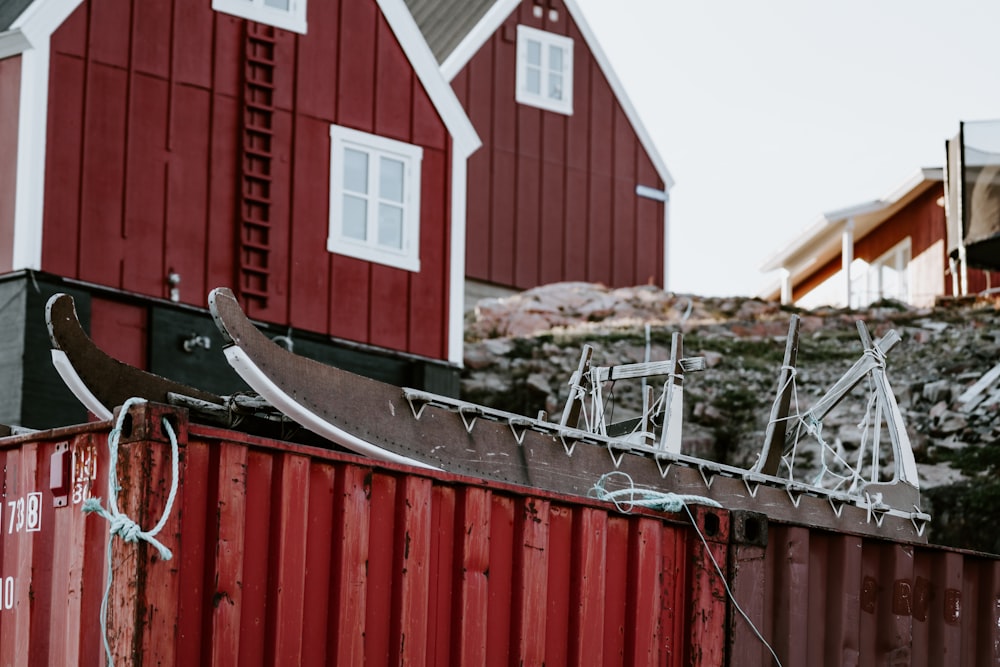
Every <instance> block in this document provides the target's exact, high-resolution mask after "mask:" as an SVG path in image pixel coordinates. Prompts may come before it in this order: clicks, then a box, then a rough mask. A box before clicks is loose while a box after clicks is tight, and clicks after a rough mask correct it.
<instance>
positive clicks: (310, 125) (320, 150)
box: [0, 0, 451, 359]
mask: <svg viewBox="0 0 1000 667" xmlns="http://www.w3.org/2000/svg"><path fill="white" fill-rule="evenodd" d="M308 11H309V16H308V23H309V33H308V34H306V35H298V34H294V33H290V32H286V31H282V30H275V31H273V32H274V47H273V73H272V74H273V76H272V78H273V81H272V82H271V83H272V84H273V93H270V95H271V98H270V100H269V102H270V106H271V108H272V109H273V111H271V112H269V118H270V123H271V132H272V133H273V138H272V139H271V144H272V145H271V146H270V151H269V157H268V159H267V160H266V161H267V163H268V164H267V165H265V167H266V171H267V174H266V175H267V178H268V179H269V184H268V188H269V190H268V192H267V197H268V220H267V230H266V236H264V237H262V238H263V240H262V241H261V242H262V243H263V245H264V246H265V249H264V250H263V251H261V253H260V254H258V255H255V256H254V258H253V261H254V262H255V263H260V264H262V265H264V266H265V268H266V279H262V282H261V283H260V284H265V285H266V297H265V298H262V299H250V300H248V301H247V303H246V307H247V308H248V310H249V312H250V314H251V315H252V316H253V317H255V318H257V319H260V320H264V321H268V322H272V323H275V324H279V325H290V326H295V327H297V328H302V329H306V330H310V331H315V332H318V333H322V334H327V335H333V336H338V337H343V338H347V339H350V340H354V341H358V342H361V343H366V344H373V345H378V346H384V347H389V348H392V349H396V350H400V351H405V352H410V353H415V354H420V355H423V356H427V357H430V358H436V359H442V358H446V356H447V333H448V324H447V308H446V303H447V298H448V287H449V277H448V269H449V261H448V254H449V252H450V249H449V243H450V236H449V228H450V227H449V226H450V207H449V204H450V188H451V180H450V173H451V142H450V140H449V137H448V131H447V128H446V127H445V125H444V123H443V121H442V120H441V118H440V116H439V115H438V114H437V111H436V109H435V108H434V106H433V104H432V102H431V101H430V98H429V97H428V95H427V94H426V92H425V91H424V89H423V87H422V86H421V85H420V82H419V79H418V78H417V76H416V74H415V73H414V71H413V70H412V68H411V66H410V64H409V61H408V60H407V59H406V56H405V55H404V53H403V50H402V48H401V47H400V45H399V43H398V41H397V40H396V38H395V35H394V34H393V32H392V30H391V29H390V27H389V25H388V23H387V21H386V20H385V18H384V17H383V16H382V14H381V11H380V10H379V8H378V6H377V5H376V4H375V2H374V0H364V1H352V2H341V1H336V2H316V3H310V4H309V8H308ZM247 25H248V24H247V22H246V21H244V20H242V19H239V18H235V17H232V16H229V15H227V14H221V13H217V12H213V11H212V10H211V3H208V2H201V1H200V0H173V1H172V2H168V3H152V4H151V3H148V2H140V1H138V0H115V1H114V2H92V1H90V0H88V1H86V2H84V3H83V4H82V5H81V6H80V7H79V8H78V9H77V10H76V11H75V12H73V14H72V15H71V16H70V17H69V18H68V19H67V20H66V22H65V23H64V24H63V25H62V26H61V27H60V28H59V29H58V30H57V31H56V32H55V33H54V35H53V37H52V58H51V62H52V65H51V75H50V96H49V100H50V108H49V118H48V128H49V141H48V144H47V156H46V160H47V163H46V165H47V166H46V183H47V185H48V187H47V190H46V194H45V221H44V224H45V234H44V239H43V243H44V247H43V255H42V265H43V266H42V268H43V270H46V271H50V272H52V273H55V274H58V275H61V276H66V277H70V278H78V279H83V280H87V281H90V282H94V283H96V284H99V285H104V286H108V287H113V288H119V289H124V290H128V291H133V292H138V293H140V294H145V295H150V296H154V297H161V298H162V297H167V296H168V295H169V289H170V286H169V285H168V283H167V276H168V274H169V273H172V272H174V273H177V274H178V275H179V276H180V284H179V288H180V296H181V301H182V302H183V303H188V304H192V305H198V306H204V302H205V298H206V295H207V294H208V291H209V290H210V289H211V288H213V287H216V286H219V285H229V286H233V287H235V288H239V286H240V283H239V280H240V278H241V274H240V262H241V253H240V249H241V246H240V243H239V238H240V236H239V235H240V232H241V227H240V226H241V225H242V224H243V223H240V222H238V220H237V216H238V214H239V212H240V208H241V206H240V202H241V199H240V193H241V192H242V188H243V187H244V184H245V176H244V164H243V163H241V160H242V153H241V147H242V146H243V131H244V130H243V127H244V125H243V114H244V110H243V101H242V100H243V94H244V93H243V83H244V81H243V64H242V63H243V58H244V48H245V47H244V41H245V31H246V29H247ZM0 80H2V75H0ZM4 103H7V98H6V97H5V98H4ZM4 117H9V116H8V115H5V116H4ZM331 124H339V125H345V126H348V127H353V128H357V129H360V130H363V131H367V132H372V133H376V134H380V135H383V136H387V137H392V138H394V139H398V140H402V141H406V142H409V143H413V144H416V145H419V146H421V147H422V148H423V149H424V161H423V168H422V174H421V176H422V192H421V195H422V196H421V221H420V230H421V241H420V243H421V246H420V256H421V271H420V273H412V272H408V271H402V270H397V269H392V268H388V267H384V266H381V265H373V264H370V263H367V262H360V261H358V260H355V259H352V258H349V257H344V256H340V255H333V254H331V253H328V252H327V251H326V238H327V226H328V207H329V199H328V197H329V174H330V169H329V160H330V153H329V145H330V141H329V127H330V125H331ZM2 136H3V128H0V138H2ZM5 154H7V153H6V152H5ZM250 159H251V158H247V160H250ZM253 159H256V158H253ZM251 166H252V167H253V168H255V169H259V168H261V164H260V163H257V162H255V163H253V164H252V165H251ZM3 173H4V172H3V170H2V168H0V176H2V174H3ZM2 182H3V181H2V179H0V187H2ZM248 187H251V186H248ZM252 187H254V188H256V187H258V184H257V183H256V182H255V183H254V184H252ZM8 200H9V198H0V201H8ZM3 214H4V213H3V211H2V209H0V215H3ZM0 242H2V239H0ZM244 250H245V248H244ZM242 256H243V257H244V258H245V257H247V255H246V254H243V255H242ZM255 284H258V283H255ZM112 351H114V350H112Z"/></svg>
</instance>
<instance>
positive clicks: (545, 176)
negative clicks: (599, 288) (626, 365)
mask: <svg viewBox="0 0 1000 667" xmlns="http://www.w3.org/2000/svg"><path fill="white" fill-rule="evenodd" d="M536 7H538V5H537V3H529V2H524V3H521V4H520V5H519V6H518V8H517V9H515V10H514V11H513V13H512V14H511V15H510V17H508V18H507V20H506V21H504V23H503V24H502V25H501V26H500V27H499V28H498V29H497V30H496V31H495V32H494V34H493V35H492V36H491V37H490V38H489V39H488V40H487V41H486V43H485V44H484V45H483V46H482V47H481V48H480V49H479V50H478V52H477V53H476V54H475V55H474V56H473V57H472V58H471V60H469V62H468V63H467V64H466V65H465V66H464V67H463V68H462V69H461V71H459V72H458V74H457V75H456V76H455V78H454V79H453V80H452V86H453V88H454V89H455V92H456V94H457V95H458V97H459V99H460V100H461V101H462V105H463V106H464V107H465V109H466V111H467V113H468V114H469V118H470V119H471V120H472V123H473V125H474V126H475V128H476V131H477V133H478V134H479V136H480V138H481V139H482V141H483V147H482V148H481V149H480V150H479V151H478V152H476V153H475V154H473V156H472V157H471V158H470V160H469V198H468V234H467V237H466V248H467V250H466V256H467V258H468V262H467V269H466V274H467V275H468V276H469V277H470V278H475V279H477V280H483V281H487V282H490V283H496V284H500V285H506V286H511V287H516V288H521V289H527V288H530V287H536V286H538V285H542V284H546V283H551V282H557V281H560V280H589V281H595V282H601V283H604V284H606V285H612V286H627V285H638V284H645V283H654V284H658V285H659V284H662V282H663V248H664V213H663V207H664V203H662V202H655V201H652V200H648V199H643V198H641V197H639V196H637V195H636V186H637V185H645V186H648V187H651V188H654V189H657V190H662V189H663V188H664V185H665V184H664V183H663V181H662V179H661V178H660V176H659V175H658V174H657V172H656V169H655V168H654V166H653V162H652V161H651V159H650V157H649V155H647V153H646V152H645V150H644V149H643V146H642V143H641V141H640V139H639V137H638V135H637V133H636V130H635V128H633V127H632V125H631V123H630V122H629V120H628V117H627V114H626V113H625V110H624V109H623V108H622V105H621V103H620V102H619V100H618V99H617V98H616V97H615V93H614V92H613V90H612V86H611V84H610V83H609V82H608V80H607V78H606V77H605V75H604V73H603V72H602V70H601V67H600V64H599V63H598V60H597V58H596V57H595V56H594V54H593V53H592V52H591V51H590V50H589V49H588V48H587V42H586V40H585V39H584V37H583V35H582V33H581V32H580V29H579V27H578V26H577V25H576V23H575V22H574V20H573V17H572V15H571V13H570V12H569V11H568V9H567V7H566V6H565V5H564V4H563V3H562V2H559V1H558V0H551V1H549V2H547V3H546V4H545V7H546V9H545V11H544V12H543V13H542V14H541V15H540V16H536V15H535V8H536ZM518 25H526V26H530V27H533V28H538V29H540V30H545V31H547V32H551V33H555V34H558V35H565V36H568V37H570V38H572V39H573V44H574V48H573V60H574V62H573V98H574V99H573V113H572V115H568V116H567V115H563V114H560V113H555V112H551V111H544V110H542V109H538V108H536V107H532V106H527V105H523V104H518V103H517V102H516V101H515V72H516V65H517V63H516V38H515V34H516V30H517V26H518Z"/></svg>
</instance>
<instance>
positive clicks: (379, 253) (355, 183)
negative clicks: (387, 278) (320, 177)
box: [326, 125, 423, 271]
mask: <svg viewBox="0 0 1000 667" xmlns="http://www.w3.org/2000/svg"><path fill="white" fill-rule="evenodd" d="M422 159H423V149H422V148H420V147H419V146H414V145H412V144H407V143H404V142H402V141H395V140H394V139H387V138H386V137H380V136H377V135H374V134H368V133H367V132H359V131H358V130H352V129H350V128H346V127H340V126H339V125H331V126H330V235H329V236H328V237H327V241H326V249H327V250H329V251H330V252H334V253H338V254H340V255H348V256H350V257H356V258H358V259H364V260H367V261H369V262H378V263H379V264H386V265H388V266H394V267H397V268H400V269H406V270H407V271H420V162H421V160H422Z"/></svg>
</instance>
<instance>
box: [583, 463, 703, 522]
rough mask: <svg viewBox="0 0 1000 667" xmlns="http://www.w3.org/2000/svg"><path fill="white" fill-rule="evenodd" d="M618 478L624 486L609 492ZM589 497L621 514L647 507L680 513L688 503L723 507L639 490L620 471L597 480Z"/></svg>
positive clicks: (662, 492) (677, 496)
mask: <svg viewBox="0 0 1000 667" xmlns="http://www.w3.org/2000/svg"><path fill="white" fill-rule="evenodd" d="M616 476H617V477H623V478H624V481H623V482H622V483H623V484H624V486H623V487H622V488H621V489H618V490H617V491H608V489H607V484H608V482H609V481H610V480H611V479H612V477H616ZM589 495H590V496H591V497H592V498H597V499H598V500H604V501H609V502H612V503H614V504H615V507H616V508H617V509H618V511H619V512H625V513H628V512H631V511H632V509H633V508H635V507H646V508H649V509H655V510H661V511H664V512H680V511H681V509H682V508H683V507H686V506H687V504H688V503H694V504H697V505H708V506H710V507H722V505H720V504H719V503H717V502H715V501H714V500H712V499H711V498H705V497H704V496H690V495H681V494H677V493H668V492H666V491H656V490H653V489H642V488H638V487H637V486H636V485H635V483H634V482H633V481H632V477H631V476H630V475H629V474H628V473H626V472H621V471H620V470H614V471H612V472H609V473H605V474H603V475H601V478H600V479H599V480H597V483H596V484H594V487H593V488H592V489H591V490H590V494H589Z"/></svg>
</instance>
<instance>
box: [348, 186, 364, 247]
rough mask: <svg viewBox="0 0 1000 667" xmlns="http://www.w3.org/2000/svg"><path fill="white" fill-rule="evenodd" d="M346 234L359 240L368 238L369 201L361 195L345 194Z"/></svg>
mask: <svg viewBox="0 0 1000 667" xmlns="http://www.w3.org/2000/svg"><path fill="white" fill-rule="evenodd" d="M344 236H346V237H347V238H349V239H357V240H358V241H364V240H366V239H367V238H368V202H367V201H366V200H364V199H362V198H361V197H352V196H350V195H345V196H344Z"/></svg>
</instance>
